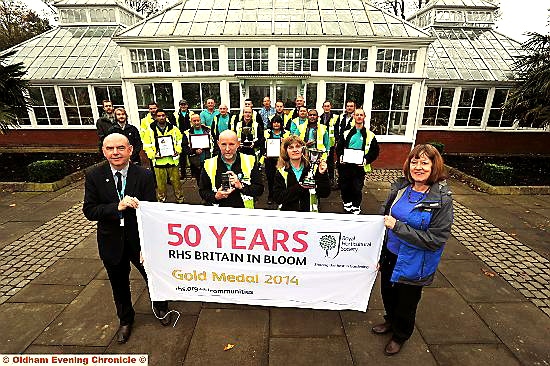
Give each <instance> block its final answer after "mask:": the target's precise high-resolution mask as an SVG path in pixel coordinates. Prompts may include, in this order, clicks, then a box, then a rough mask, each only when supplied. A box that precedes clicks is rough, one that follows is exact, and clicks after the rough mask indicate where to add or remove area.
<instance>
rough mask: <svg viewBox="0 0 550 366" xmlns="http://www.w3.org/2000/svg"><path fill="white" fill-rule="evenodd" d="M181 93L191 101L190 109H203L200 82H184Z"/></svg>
mask: <svg viewBox="0 0 550 366" xmlns="http://www.w3.org/2000/svg"><path fill="white" fill-rule="evenodd" d="M181 93H182V96H183V98H184V99H186V100H187V102H188V103H189V108H190V109H195V110H202V102H201V95H200V84H199V83H182V84H181Z"/></svg>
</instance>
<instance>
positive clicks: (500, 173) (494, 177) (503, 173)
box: [481, 163, 514, 186]
mask: <svg viewBox="0 0 550 366" xmlns="http://www.w3.org/2000/svg"><path fill="white" fill-rule="evenodd" d="M513 174H514V169H513V168H511V167H509V166H506V165H498V164H491V163H485V164H483V167H482V168H481V180H483V181H484V182H487V183H489V184H490V185H493V186H509V185H511V183H512V175H513Z"/></svg>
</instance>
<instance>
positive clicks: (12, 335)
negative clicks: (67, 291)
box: [0, 303, 65, 353]
mask: <svg viewBox="0 0 550 366" xmlns="http://www.w3.org/2000/svg"><path fill="white" fill-rule="evenodd" d="M64 308H65V305H61V304H9V303H4V304H2V305H0V324H2V331H1V332H0V353H21V352H23V351H24V350H25V349H26V348H27V347H28V346H29V345H30V344H31V343H32V341H33V340H34V339H35V338H36V337H37V336H38V335H39V334H40V333H41V332H42V331H43V330H44V328H46V327H47V326H48V324H50V323H51V322H52V321H53V320H54V319H55V318H56V317H57V316H58V315H59V314H60V313H61V312H62V311H63V309H64Z"/></svg>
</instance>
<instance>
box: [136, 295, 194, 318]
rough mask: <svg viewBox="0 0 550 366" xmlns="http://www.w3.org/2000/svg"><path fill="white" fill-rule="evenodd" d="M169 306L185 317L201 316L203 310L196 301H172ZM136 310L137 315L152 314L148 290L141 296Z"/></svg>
mask: <svg viewBox="0 0 550 366" xmlns="http://www.w3.org/2000/svg"><path fill="white" fill-rule="evenodd" d="M168 306H169V308H170V309H173V310H177V311H179V312H180V313H181V314H185V315H199V313H200V312H201V309H202V303H201V302H195V301H170V302H169V304H168ZM134 310H135V311H136V313H141V314H151V311H152V310H151V300H150V299H149V291H148V290H147V289H145V290H144V291H143V293H142V294H141V295H140V296H139V299H138V300H137V301H136V304H135V305H134Z"/></svg>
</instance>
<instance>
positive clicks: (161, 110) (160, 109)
mask: <svg viewBox="0 0 550 366" xmlns="http://www.w3.org/2000/svg"><path fill="white" fill-rule="evenodd" d="M159 112H162V113H164V114H166V111H165V110H164V109H162V108H159V109H157V114H158V113H159Z"/></svg>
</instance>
